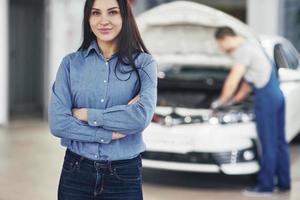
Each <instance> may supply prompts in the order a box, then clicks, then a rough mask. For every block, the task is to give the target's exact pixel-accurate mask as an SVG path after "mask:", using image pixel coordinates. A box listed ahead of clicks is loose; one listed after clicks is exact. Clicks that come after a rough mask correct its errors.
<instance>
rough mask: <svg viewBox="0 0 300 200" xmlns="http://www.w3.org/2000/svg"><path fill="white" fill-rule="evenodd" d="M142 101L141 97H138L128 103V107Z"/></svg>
mask: <svg viewBox="0 0 300 200" xmlns="http://www.w3.org/2000/svg"><path fill="white" fill-rule="evenodd" d="M139 100H140V95H136V96H135V97H134V98H133V99H131V100H130V101H129V102H128V105H132V104H135V103H137V102H138V101H139Z"/></svg>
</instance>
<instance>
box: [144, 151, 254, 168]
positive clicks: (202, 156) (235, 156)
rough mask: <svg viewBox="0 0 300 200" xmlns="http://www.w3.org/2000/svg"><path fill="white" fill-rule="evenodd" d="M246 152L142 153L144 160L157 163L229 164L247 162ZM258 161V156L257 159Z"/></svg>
mask: <svg viewBox="0 0 300 200" xmlns="http://www.w3.org/2000/svg"><path fill="white" fill-rule="evenodd" d="M243 152H244V151H232V152H222V153H198V152H190V153H185V154H180V153H167V152H153V151H146V152H143V153H142V158H144V159H149V160H157V161H169V162H179V163H195V164H196V163H197V164H216V165H220V164H229V163H232V164H233V163H240V162H247V161H246V160H244V158H243ZM254 159H257V155H255V158H254Z"/></svg>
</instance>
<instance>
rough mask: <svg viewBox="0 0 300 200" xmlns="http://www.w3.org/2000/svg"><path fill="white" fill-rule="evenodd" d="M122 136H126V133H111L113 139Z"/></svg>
mask: <svg viewBox="0 0 300 200" xmlns="http://www.w3.org/2000/svg"><path fill="white" fill-rule="evenodd" d="M124 137H126V135H124V134H121V133H118V132H113V135H112V139H113V140H119V139H121V138H124Z"/></svg>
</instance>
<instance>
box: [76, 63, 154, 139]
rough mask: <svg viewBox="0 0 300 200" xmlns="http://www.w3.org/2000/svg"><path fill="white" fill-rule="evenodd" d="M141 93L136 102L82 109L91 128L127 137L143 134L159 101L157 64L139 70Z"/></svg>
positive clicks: (150, 64)
mask: <svg viewBox="0 0 300 200" xmlns="http://www.w3.org/2000/svg"><path fill="white" fill-rule="evenodd" d="M139 73H140V76H141V91H140V94H139V96H138V99H136V101H133V102H131V103H129V104H128V105H117V106H112V107H110V108H107V109H89V108H88V109H82V110H81V111H82V112H86V113H87V117H86V118H83V119H81V120H84V121H87V122H88V124H89V125H90V126H95V127H102V128H104V129H106V130H114V131H117V132H120V133H122V134H125V135H130V134H136V133H140V132H142V131H143V130H144V129H145V128H146V127H147V126H148V125H149V124H150V122H151V119H152V117H153V113H154V109H155V106H156V100H157V64H156V62H155V61H153V60H152V61H151V62H149V63H147V64H146V65H145V66H143V67H142V68H140V69H139Z"/></svg>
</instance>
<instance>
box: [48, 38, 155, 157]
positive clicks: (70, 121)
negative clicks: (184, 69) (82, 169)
mask: <svg viewBox="0 0 300 200" xmlns="http://www.w3.org/2000/svg"><path fill="white" fill-rule="evenodd" d="M116 62H117V56H116V55H113V56H112V57H111V58H110V59H109V60H107V61H106V60H105V59H104V57H103V55H102V54H101V52H100V50H99V48H98V45H97V43H96V41H94V42H92V43H91V45H90V47H89V48H88V49H86V50H81V51H77V52H75V53H72V54H70V55H67V56H66V57H64V59H63V60H62V63H61V65H60V67H59V69H58V72H57V75H56V80H55V82H54V84H53V87H52V94H51V98H50V102H49V110H48V117H49V126H50V130H51V133H52V134H53V135H54V136H57V137H59V138H61V144H62V145H63V146H65V147H67V148H68V149H70V150H71V151H73V152H75V153H77V154H79V155H82V156H85V157H87V158H89V159H93V160H122V159H130V158H133V157H135V156H137V155H138V154H139V153H140V152H142V151H144V150H145V144H144V142H143V137H142V132H143V130H144V129H145V128H146V127H147V126H148V125H149V124H150V122H151V119H152V116H153V113H154V109H155V106H156V100H157V64H156V62H155V61H154V60H153V58H152V56H151V55H149V54H146V53H141V54H140V55H139V56H138V57H137V58H136V60H135V63H136V65H137V67H138V71H139V74H140V77H141V90H140V93H139V95H140V100H139V101H138V102H137V103H135V104H132V105H127V104H128V102H129V101H130V100H131V99H132V98H134V96H135V95H136V93H137V91H138V77H137V74H136V73H135V72H129V73H124V71H127V72H128V71H131V70H132V69H131V67H130V66H129V65H123V64H119V66H118V67H117V69H115V64H116ZM72 108H88V122H83V121H80V120H78V119H76V118H75V117H73V116H72ZM113 131H116V132H120V133H122V134H125V135H126V137H124V138H122V139H119V140H112V132H113Z"/></svg>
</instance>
